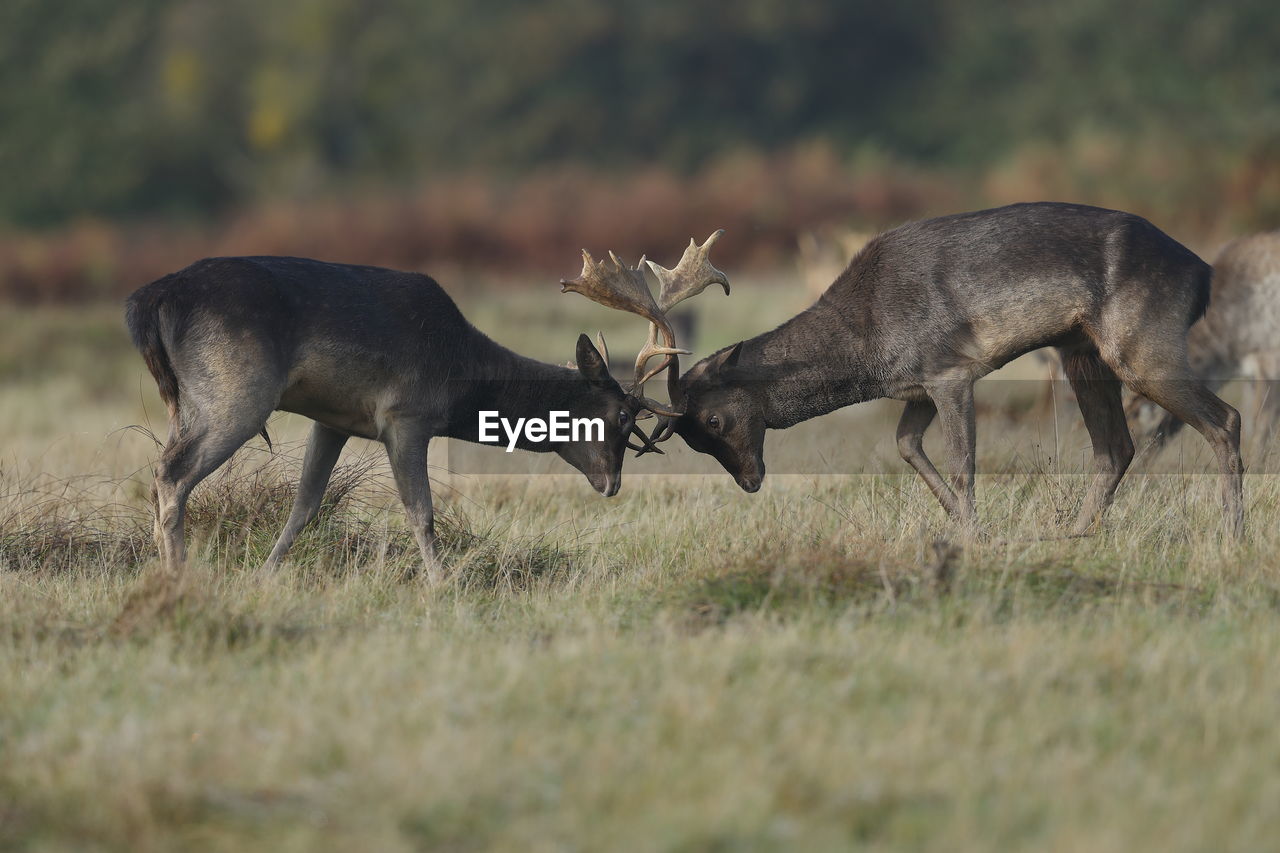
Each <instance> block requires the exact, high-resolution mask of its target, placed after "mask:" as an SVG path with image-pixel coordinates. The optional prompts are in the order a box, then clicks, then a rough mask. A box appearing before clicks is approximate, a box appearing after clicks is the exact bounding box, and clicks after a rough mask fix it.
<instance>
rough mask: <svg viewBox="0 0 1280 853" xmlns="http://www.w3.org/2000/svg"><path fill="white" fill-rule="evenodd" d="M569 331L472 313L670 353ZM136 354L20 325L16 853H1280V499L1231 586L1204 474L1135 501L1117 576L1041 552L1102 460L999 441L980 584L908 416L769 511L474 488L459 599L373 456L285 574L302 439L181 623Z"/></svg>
mask: <svg viewBox="0 0 1280 853" xmlns="http://www.w3.org/2000/svg"><path fill="white" fill-rule="evenodd" d="M734 287H735V290H734V295H733V297H732V298H731V299H728V300H725V301H724V302H723V303H718V302H714V301H713V297H704V301H706V302H707V304H706V305H703V306H700V307H701V308H702V309H703V310H704V311H705V312H706V314H705V316H706V318H707V319H708V322H709V321H710V317H711V316H714V317H715V326H714V328H707V329H706V333H705V335H704V340H703V341H702V342H701V343H700V344H699V349H700V350H701V351H704V352H705V351H707V350H709V349H710V348H711V347H714V346H717V345H719V344H723V343H727V342H729V341H731V340H734V339H735V338H736V337H738V336H741V335H745V334H748V333H750V332H754V331H759V330H762V329H764V328H766V327H768V326H770V325H771V324H772V323H773V322H774V321H776V320H779V319H781V318H783V317H785V316H787V315H788V314H789V313H790V312H791V311H793V310H795V309H797V308H799V307H802V306H803V302H804V300H803V297H800V296H797V295H796V294H795V293H794V292H793V291H792V290H788V289H785V288H783V287H781V286H780V285H779V286H770V284H769V283H768V282H754V283H752V282H745V283H742V284H741V285H740V284H739V283H738V282H737V281H735V285H734ZM555 290H556V289H555V287H554V286H553V285H548V286H547V287H546V288H544V291H539V292H536V293H531V292H528V291H519V292H517V291H512V292H505V291H494V290H492V289H490V288H486V287H484V286H482V285H481V284H476V285H475V286H465V287H460V288H458V289H457V291H456V293H455V295H457V296H458V298H459V300H460V301H461V302H462V303H463V304H464V308H465V310H467V312H468V314H469V315H470V316H471V317H472V318H473V319H474V320H475V321H476V322H477V324H478V325H480V326H481V327H482V328H484V329H486V330H487V331H490V332H491V333H492V334H494V336H495V337H497V338H498V339H499V340H502V341H503V342H505V343H508V344H510V345H512V346H514V347H515V348H517V349H520V350H521V351H524V352H527V353H529V354H532V355H537V356H539V357H543V358H546V359H548V360H557V361H562V360H564V359H565V358H567V357H569V356H570V354H571V349H572V342H573V336H574V334H576V332H577V331H580V330H594V329H595V328H596V327H597V326H598V325H603V327H604V328H605V330H606V332H607V333H610V332H611V333H612V334H611V335H610V341H611V344H612V345H613V347H614V349H615V351H616V352H619V353H621V352H625V351H626V350H627V348H628V346H632V345H637V344H638V343H639V339H640V337H641V335H642V333H643V329H642V328H636V327H638V326H640V325H641V324H639V323H631V322H628V321H627V320H626V319H625V318H623V319H620V320H615V319H614V318H612V317H611V316H610V315H609V314H608V312H604V311H603V309H596V308H595V307H594V306H591V305H589V304H588V303H586V301H585V300H572V299H570V298H569V297H559V296H558V295H557V294H556V292H555ZM119 313H120V312H119V309H118V307H117V306H102V307H86V308H75V309H58V310H55V309H39V310H7V311H4V312H3V313H0V435H2V436H3V438H0V849H33V850H68V849H85V848H100V849H129V850H138V849H142V850H146V849H184V848H192V847H199V848H202V849H226V850H244V849H271V850H316V849H379V850H398V849H405V850H410V849H444V850H475V849H535V850H541V849H556V850H560V849H569V850H613V849H623V850H691V851H692V850H738V849H742V850H760V849H804V850H821V849H848V848H849V847H851V846H862V847H866V848H869V849H922V850H945V851H957V850H989V849H1019V848H1020V849H1036V850H1046V849H1049V850H1088V851H1112V850H1114V851H1132V850H1161V851H1167V850H1206V849H1213V850H1260V849H1268V848H1271V847H1274V845H1275V839H1276V838H1277V837H1280V810H1277V808H1276V804H1277V803H1280V727H1278V726H1277V725H1276V720H1277V717H1278V715H1280V666H1278V665H1277V660H1280V568H1277V557H1276V555H1277V554H1278V553H1280V531H1278V530H1277V525H1276V519H1277V518H1278V517H1280V482H1278V481H1277V478H1276V477H1275V476H1274V475H1270V474H1258V475H1250V476H1249V477H1248V478H1247V480H1246V498H1247V502H1248V510H1249V513H1250V518H1249V523H1250V527H1249V533H1248V536H1247V539H1246V541H1245V542H1244V543H1243V544H1242V545H1240V546H1238V547H1237V546H1230V545H1226V544H1224V543H1223V541H1222V540H1221V538H1220V535H1219V510H1218V507H1217V503H1216V496H1217V489H1218V484H1217V481H1216V478H1215V477H1214V476H1209V475H1207V474H1198V473H1193V472H1197V471H1198V472H1209V471H1210V470H1211V466H1210V465H1209V462H1208V455H1207V453H1202V445H1203V442H1201V441H1200V440H1199V439H1198V437H1196V436H1189V437H1184V438H1183V439H1181V440H1180V441H1179V443H1178V444H1177V445H1176V446H1175V447H1174V448H1172V449H1171V450H1170V451H1169V452H1168V453H1166V454H1165V456H1163V457H1161V459H1160V460H1150V459H1140V460H1139V463H1138V465H1137V468H1136V470H1135V473H1134V475H1132V476H1131V477H1130V479H1128V480H1127V481H1126V483H1125V484H1124V485H1123V486H1122V487H1121V491H1120V495H1119V498H1118V501H1117V504H1116V506H1115V507H1114V508H1113V510H1112V513H1111V515H1110V516H1109V518H1108V524H1107V526H1106V529H1105V530H1104V531H1102V532H1101V533H1100V534H1099V535H1097V536H1094V537H1090V538H1086V539H1061V538H1046V537H1051V536H1053V535H1055V534H1057V533H1058V532H1059V531H1060V530H1061V528H1062V526H1063V524H1064V522H1065V521H1066V520H1067V519H1069V518H1070V517H1071V515H1072V513H1073V511H1074V509H1075V507H1076V506H1077V504H1078V501H1079V500H1080V497H1081V496H1082V492H1083V481H1084V478H1083V473H1082V472H1083V470H1084V468H1083V466H1082V462H1083V460H1084V459H1086V458H1087V453H1086V448H1087V439H1086V437H1085V434H1084V431H1083V428H1082V427H1080V426H1079V425H1078V424H1077V420H1078V417H1076V416H1075V415H1074V413H1063V416H1062V417H1060V418H1059V419H1058V420H1057V421H1056V422H1054V423H1052V424H1050V425H1049V426H1046V425H1045V424H1044V423H1043V422H1036V421H1033V420H1030V419H1027V418H1025V417H1024V418H1019V417H1015V416H1016V415H1018V413H1019V412H1021V411H1023V410H1024V409H1026V408H1027V406H1026V405H1024V404H1023V403H1020V402H1018V401H1017V400H1014V401H1012V402H1010V401H1008V400H1004V399H1003V398H1000V399H997V400H996V402H995V403H993V404H992V405H989V406H988V407H987V409H986V410H985V411H986V414H984V415H983V416H982V417H981V419H980V422H979V445H980V456H981V470H982V471H983V472H984V474H983V476H982V477H981V478H980V482H979V508H980V512H981V514H982V516H983V519H984V521H985V522H986V524H987V526H988V529H989V530H990V532H991V533H992V534H993V535H992V538H991V540H989V541H983V542H975V543H965V544H963V545H961V544H959V543H952V542H951V541H950V538H951V530H950V528H949V527H948V526H947V525H946V524H945V522H944V520H943V517H942V513H941V510H940V509H939V508H938V506H937V504H936V501H935V500H934V499H933V497H932V496H931V495H930V494H929V493H928V491H927V490H926V489H925V487H924V486H923V485H922V484H921V483H919V482H917V481H916V479H915V478H914V476H913V475H912V476H908V475H907V473H906V471H905V466H904V465H902V464H901V463H900V462H897V460H896V456H895V454H894V452H893V445H892V428H891V424H892V418H893V416H894V413H895V407H894V406H893V405H891V404H884V405H878V404H872V405H868V406H863V407H858V408H857V409H855V410H854V412H853V413H852V414H850V415H842V416H832V417H830V418H825V419H820V420H818V421H816V422H813V423H811V424H809V425H806V426H805V427H804V428H803V429H804V430H808V431H807V432H805V431H797V432H795V433H794V434H792V433H784V434H780V435H777V436H773V437H772V438H771V439H770V441H771V445H770V451H769V453H770V461H771V463H772V464H771V469H772V470H773V471H774V472H778V471H792V472H799V473H790V474H784V475H781V476H778V475H776V474H771V475H770V477H769V479H768V480H766V483H765V488H764V489H763V490H762V491H761V492H760V493H759V494H757V495H747V494H744V493H742V492H740V491H739V490H738V489H737V487H736V486H735V485H734V484H733V483H732V481H731V480H730V478H729V477H728V476H727V475H724V474H723V473H715V471H716V469H714V468H712V467H708V468H706V469H705V470H706V471H707V472H708V473H707V474H706V475H705V476H695V475H687V474H684V475H681V474H675V473H672V472H673V471H676V470H682V469H683V468H682V466H684V464H685V461H687V457H685V456H681V454H679V453H673V454H672V455H673V457H676V458H673V459H670V460H666V461H665V462H664V463H663V464H665V465H667V466H670V467H669V468H663V467H662V464H651V462H650V459H651V457H646V458H645V459H643V460H639V461H638V462H632V461H630V460H629V462H628V465H629V467H628V469H627V471H626V477H625V478H624V486H623V490H622V492H621V494H619V495H618V496H617V497H616V498H613V499H611V500H608V501H606V500H604V499H602V498H600V497H598V496H597V495H595V493H594V492H592V491H591V489H590V488H589V487H588V486H587V484H586V483H585V482H584V481H583V480H582V478H581V477H580V476H578V475H576V474H572V473H571V472H570V473H565V472H568V471H569V469H568V468H567V467H566V466H564V465H563V464H562V463H558V462H557V461H555V460H539V462H538V464H539V465H541V466H542V467H540V468H537V470H540V471H545V472H547V473H545V474H543V475H541V476H526V477H493V476H479V475H469V474H466V473H458V472H453V473H450V472H448V471H445V470H440V471H438V472H437V476H436V477H435V481H436V487H437V496H438V499H437V505H438V507H440V511H441V515H442V519H441V521H440V525H441V531H442V537H443V539H444V542H445V546H446V565H447V567H448V570H449V578H448V580H447V581H446V582H445V583H444V584H442V585H440V586H437V587H430V586H427V585H425V584H424V583H422V582H419V581H410V582H404V581H402V580H400V576H401V572H402V571H403V570H404V569H405V568H406V567H409V566H412V565H414V564H415V562H416V560H417V559H418V558H417V552H416V548H415V547H414V546H413V544H412V540H411V538H410V537H409V536H408V535H407V533H406V532H405V531H404V529H403V526H402V518H401V514H400V511H399V508H398V507H397V506H396V504H395V501H394V499H393V497H392V494H391V492H392V489H391V486H390V481H389V478H388V477H387V475H386V473H385V469H384V468H383V466H382V465H381V459H380V456H381V453H380V450H379V449H378V448H377V447H375V446H374V445H370V444H362V443H353V445H352V446H351V447H350V448H349V449H348V450H347V453H346V455H344V458H343V462H342V468H341V469H340V470H339V472H338V475H337V477H336V479H335V484H334V489H333V490H332V494H331V496H330V499H329V502H328V504H327V510H326V512H325V513H324V515H323V516H322V517H321V519H320V520H319V521H318V522H317V523H316V524H315V525H314V526H313V527H312V528H311V529H310V530H309V531H308V532H307V533H305V534H304V536H303V538H302V539H301V540H300V542H299V544H298V546H297V548H296V549H295V551H294V553H293V555H292V558H291V560H290V562H289V564H288V565H287V567H286V568H285V569H284V570H283V571H281V572H279V573H277V574H274V575H264V574H263V573H261V572H260V571H259V570H258V566H259V565H260V563H261V562H262V560H263V559H264V557H265V555H266V553H267V551H268V550H269V548H270V545H271V543H272V541H273V539H274V536H275V535H276V533H277V532H278V530H279V527H280V525H281V524H282V522H283V518H284V516H285V515H286V514H287V511H288V503H289V500H290V498H291V488H292V484H293V477H294V473H295V472H296V468H297V465H298V460H299V459H300V453H301V449H300V446H299V445H298V443H297V442H298V440H299V438H300V437H301V436H302V435H303V434H304V428H305V424H303V423H301V422H300V421H298V420H297V419H294V418H291V417H284V416H281V417H280V418H278V419H276V420H275V421H273V423H272V427H271V428H272V432H273V435H274V436H275V437H276V438H277V440H278V452H276V453H274V454H271V453H268V452H266V449H265V445H262V444H261V443H260V442H258V441H255V442H254V443H252V444H251V445H249V446H248V447H247V448H246V449H245V450H244V451H242V452H241V454H240V455H239V456H237V458H236V460H234V462H233V464H232V466H231V467H230V469H229V470H228V471H227V472H226V473H225V474H223V475H219V476H216V477H215V478H213V479H212V480H211V481H209V482H208V483H206V485H205V486H203V487H202V488H201V489H199V490H197V492H196V496H195V498H193V507H192V511H191V517H190V526H189V537H190V539H191V541H192V542H193V545H194V548H195V553H196V554H197V555H198V558H197V559H196V560H195V561H194V563H193V565H192V566H191V568H190V572H189V574H188V575H187V577H186V578H185V579H184V581H183V583H182V585H181V587H180V588H178V589H173V588H171V587H166V586H164V585H163V584H162V583H161V582H160V581H159V580H158V575H157V574H156V572H155V571H154V569H155V567H154V563H153V559H152V547H151V543H150V541H149V538H150V535H149V530H150V520H149V517H148V515H147V512H148V510H147V506H146V494H147V489H148V485H149V476H150V475H149V470H148V464H149V462H150V460H151V459H153V458H154V456H155V453H156V448H155V445H154V443H153V442H152V440H151V439H150V438H149V436H148V435H147V434H146V431H145V429H132V430H131V429H125V427H128V426H130V425H141V426H142V427H144V428H148V427H149V428H150V429H151V430H153V431H155V432H157V433H159V432H162V426H163V425H162V423H161V412H162V408H161V406H160V405H159V402H158V400H157V398H156V395H155V390H154V387H153V385H152V383H151V380H150V378H149V377H148V376H147V375H146V373H145V370H144V368H143V366H142V363H141V360H140V359H139V358H138V357H137V356H136V354H135V353H133V351H132V350H131V349H130V347H129V345H128V341H127V339H126V337H125V334H124V331H123V328H122V324H121V320H120V316H119ZM1015 375H1018V374H1015ZM992 387H993V388H996V387H997V386H996V385H995V384H994V383H993V384H992ZM984 395H985V396H986V397H987V398H991V399H996V398H998V397H1000V395H999V394H997V393H996V392H995V391H991V392H984ZM788 436H790V437H788ZM677 441H678V440H677ZM823 442H827V443H826V444H824V443H823ZM931 446H932V444H931ZM802 451H805V452H802ZM490 452H491V453H498V451H490ZM788 453H790V454H795V457H796V460H797V461H796V462H795V464H794V465H791V464H789V463H774V462H773V460H774V458H775V454H776V455H777V456H778V457H780V458H784V459H785V458H786V454H788ZM806 453H807V455H808V457H809V459H810V461H809V463H808V464H807V465H806V463H805V461H804V459H802V458H801V457H804V456H806ZM814 456H816V457H818V458H820V459H827V458H830V459H836V458H837V457H842V456H843V457H844V458H848V457H853V456H856V457H858V459H859V460H860V461H859V468H858V470H864V471H867V472H869V473H865V474H859V475H853V476H842V475H837V474H833V473H830V472H831V471H846V470H852V469H850V468H846V467H841V465H840V464H838V463H837V462H832V463H831V464H830V466H829V467H824V465H825V464H826V463H819V464H813V463H812V457H814ZM527 458H533V457H527ZM682 460H684V461H682ZM1171 460H1172V461H1171ZM544 462H545V464H543V463H544ZM1161 466H1164V467H1163V468H1162V467H1161ZM1160 470H1164V471H1166V473H1152V472H1154V471H1160ZM649 471H654V472H658V473H653V474H648V475H644V476H640V475H641V474H644V472H649ZM1169 471H1177V472H1181V473H1168V472H1169ZM664 472H665V473H664ZM556 473H560V474H563V476H554V475H553V474H556Z"/></svg>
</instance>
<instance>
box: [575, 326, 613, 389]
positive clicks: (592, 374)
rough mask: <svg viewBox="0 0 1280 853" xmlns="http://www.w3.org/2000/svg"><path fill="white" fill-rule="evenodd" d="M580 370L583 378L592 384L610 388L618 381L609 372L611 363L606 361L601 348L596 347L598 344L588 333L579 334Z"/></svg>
mask: <svg viewBox="0 0 1280 853" xmlns="http://www.w3.org/2000/svg"><path fill="white" fill-rule="evenodd" d="M577 354H578V372H579V373H581V374H582V376H583V378H584V379H586V380H587V381H588V382H590V383H591V384H592V385H595V386H597V387H602V388H609V387H612V386H614V385H616V384H617V383H616V382H615V381H614V378H613V374H611V373H610V372H609V365H608V363H606V362H605V360H604V356H602V355H601V354H600V350H598V349H596V345H595V344H593V343H591V338H588V337H587V336H586V335H578V353H577Z"/></svg>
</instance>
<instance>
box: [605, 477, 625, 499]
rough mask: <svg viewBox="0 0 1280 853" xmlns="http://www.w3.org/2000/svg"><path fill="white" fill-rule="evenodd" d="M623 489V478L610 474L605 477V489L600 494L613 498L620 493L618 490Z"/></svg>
mask: <svg viewBox="0 0 1280 853" xmlns="http://www.w3.org/2000/svg"><path fill="white" fill-rule="evenodd" d="M621 488H622V477H621V476H615V475H613V474H610V475H609V476H607V477H605V480H604V487H603V488H601V489H600V494H602V495H604V496H605V497H606V498H611V497H613V496H614V495H616V494H617V493H618V489H621Z"/></svg>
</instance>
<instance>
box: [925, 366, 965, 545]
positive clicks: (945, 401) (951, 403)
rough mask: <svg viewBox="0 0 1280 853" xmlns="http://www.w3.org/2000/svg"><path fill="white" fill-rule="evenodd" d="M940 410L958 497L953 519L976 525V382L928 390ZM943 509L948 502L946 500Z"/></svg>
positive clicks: (951, 383)
mask: <svg viewBox="0 0 1280 853" xmlns="http://www.w3.org/2000/svg"><path fill="white" fill-rule="evenodd" d="M925 391H926V392H927V393H928V394H929V398H930V399H931V400H933V404H934V405H935V406H936V407H937V409H938V416H939V419H940V420H941V422H942V433H943V435H944V436H945V438H946V441H947V453H948V455H949V457H950V459H949V465H948V467H949V468H950V469H951V488H952V490H953V491H954V492H955V495H956V504H955V509H954V510H950V509H949V510H948V511H949V512H950V513H951V516H952V517H953V518H955V519H957V520H958V521H961V522H963V523H964V524H966V525H973V524H975V523H976V522H977V517H978V513H977V509H976V507H975V502H974V497H975V496H974V475H975V467H976V464H977V424H976V416H975V413H974V409H973V382H972V381H971V380H969V379H959V380H947V381H943V382H939V383H937V384H934V385H929V386H926V387H925ZM943 506H946V502H945V501H943Z"/></svg>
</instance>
